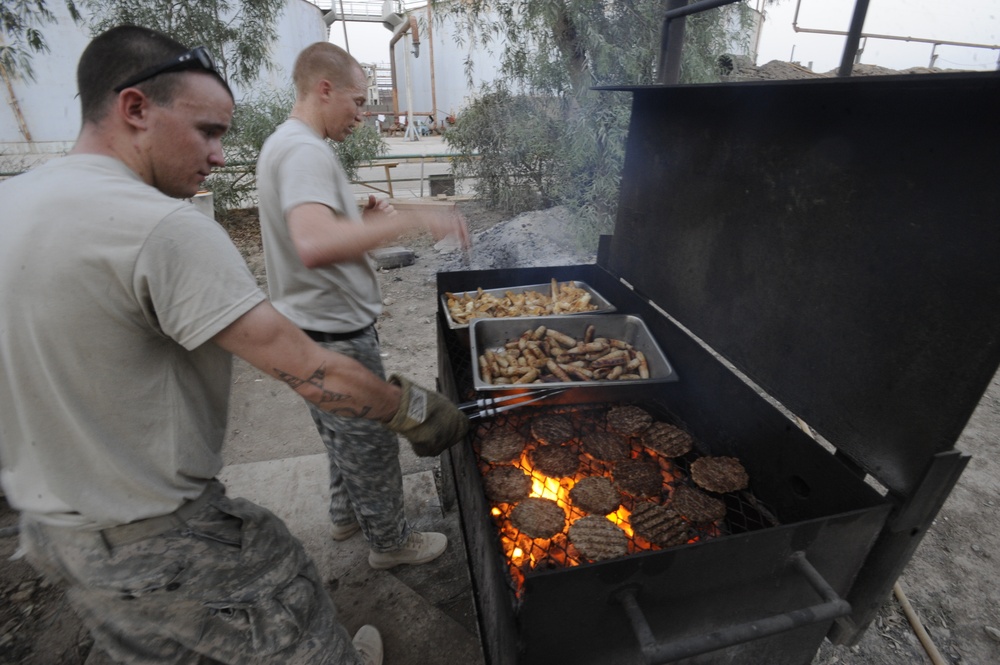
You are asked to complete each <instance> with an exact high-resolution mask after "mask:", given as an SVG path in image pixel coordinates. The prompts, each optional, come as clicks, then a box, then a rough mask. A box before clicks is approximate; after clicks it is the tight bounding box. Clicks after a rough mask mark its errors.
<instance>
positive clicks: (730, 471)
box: [691, 457, 750, 494]
mask: <svg viewBox="0 0 1000 665" xmlns="http://www.w3.org/2000/svg"><path fill="white" fill-rule="evenodd" d="M691 479H692V480H693V481H694V482H695V483H696V484H697V485H698V487H701V488H702V489H706V490H708V491H709V492H718V493H719V494H725V493H726V492H735V491H736V490H742V489H746V488H747V486H748V485H749V484H750V477H749V476H748V475H747V471H746V469H744V468H743V465H742V464H740V461H739V460H738V459H736V458H735V457H699V458H698V459H696V460H695V461H693V462H691Z"/></svg>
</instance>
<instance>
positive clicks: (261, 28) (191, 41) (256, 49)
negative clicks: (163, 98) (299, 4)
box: [78, 0, 285, 84]
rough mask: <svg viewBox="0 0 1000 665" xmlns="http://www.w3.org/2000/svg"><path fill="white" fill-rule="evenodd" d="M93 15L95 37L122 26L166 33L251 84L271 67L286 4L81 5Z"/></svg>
mask: <svg viewBox="0 0 1000 665" xmlns="http://www.w3.org/2000/svg"><path fill="white" fill-rule="evenodd" d="M78 1H79V2H81V3H83V4H85V5H86V6H87V7H88V8H89V9H90V11H91V14H92V18H91V27H92V29H93V31H94V34H97V33H99V32H103V31H104V30H106V29H108V28H111V27H113V26H116V25H121V24H123V23H130V24H132V25H140V26H143V27H146V28H152V29H154V30H159V31H160V32H164V33H166V34H168V35H170V36H171V37H173V38H174V39H176V40H177V41H179V42H181V43H183V44H188V45H190V46H196V45H199V44H201V45H205V46H207V47H208V48H209V50H211V51H212V54H213V55H214V56H215V58H216V61H217V65H218V67H219V69H220V71H221V72H222V75H223V76H224V77H225V78H226V79H230V80H232V81H235V82H237V83H241V84H247V83H252V82H253V81H255V80H256V79H257V77H258V75H259V73H260V70H261V67H265V68H267V67H270V66H271V61H270V58H269V57H268V56H269V52H268V49H269V47H270V45H271V42H273V41H274V40H275V38H276V37H277V34H278V33H277V27H276V25H277V21H278V18H280V16H281V13H282V12H283V11H284V7H285V3H284V0H232V1H231V0H199V2H177V1H176V0H78Z"/></svg>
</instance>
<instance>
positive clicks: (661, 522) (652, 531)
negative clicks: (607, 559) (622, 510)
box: [629, 501, 689, 547]
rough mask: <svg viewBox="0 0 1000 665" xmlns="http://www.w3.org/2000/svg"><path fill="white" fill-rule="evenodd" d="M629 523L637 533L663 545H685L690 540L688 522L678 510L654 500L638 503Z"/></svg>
mask: <svg viewBox="0 0 1000 665" xmlns="http://www.w3.org/2000/svg"><path fill="white" fill-rule="evenodd" d="M629 523H630V524H631V525H632V529H633V530H634V531H635V532H636V534H638V535H640V536H642V537H643V538H645V539H646V540H648V541H649V542H651V543H655V544H656V545H660V546H661V547H673V546H675V545H683V544H684V543H686V542H687V541H688V540H689V529H688V525H687V522H685V521H684V520H683V519H681V516H680V515H678V514H677V511H675V510H673V509H672V508H668V507H666V506H661V505H659V504H657V503H653V502H652V501H641V502H639V503H636V505H635V508H634V509H633V510H632V515H631V516H630V517H629Z"/></svg>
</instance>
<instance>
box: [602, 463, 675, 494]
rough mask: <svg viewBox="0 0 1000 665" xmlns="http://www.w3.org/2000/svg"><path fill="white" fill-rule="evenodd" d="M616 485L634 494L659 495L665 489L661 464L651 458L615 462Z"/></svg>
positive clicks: (613, 473)
mask: <svg viewBox="0 0 1000 665" xmlns="http://www.w3.org/2000/svg"><path fill="white" fill-rule="evenodd" d="M612 475H613V476H614V478H615V485H616V486H617V487H618V489H620V490H621V491H623V492H625V493H626V494H631V495H632V496H640V497H652V496H659V494H660V490H662V489H663V476H662V475H661V474H660V465H659V464H657V463H656V462H653V461H651V460H649V459H627V460H622V461H621V462H618V463H617V464H615V468H614V471H613V472H612Z"/></svg>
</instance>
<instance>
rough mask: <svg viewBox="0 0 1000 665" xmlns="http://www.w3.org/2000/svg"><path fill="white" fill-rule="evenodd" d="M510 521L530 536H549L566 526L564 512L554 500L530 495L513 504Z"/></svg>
mask: <svg viewBox="0 0 1000 665" xmlns="http://www.w3.org/2000/svg"><path fill="white" fill-rule="evenodd" d="M510 521H511V524H513V525H514V526H515V527H516V528H517V529H518V530H519V531H521V532H522V533H524V534H525V535H527V536H529V537H530V538H551V537H552V536H554V535H556V534H557V533H559V532H560V531H562V530H563V528H564V527H565V526H566V513H565V512H563V509H562V508H560V507H559V504H558V503H556V502H555V501H552V500H550V499H539V498H535V497H530V498H527V499H525V500H524V501H521V502H520V503H519V504H517V505H516V506H514V510H512V511H511V513H510Z"/></svg>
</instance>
